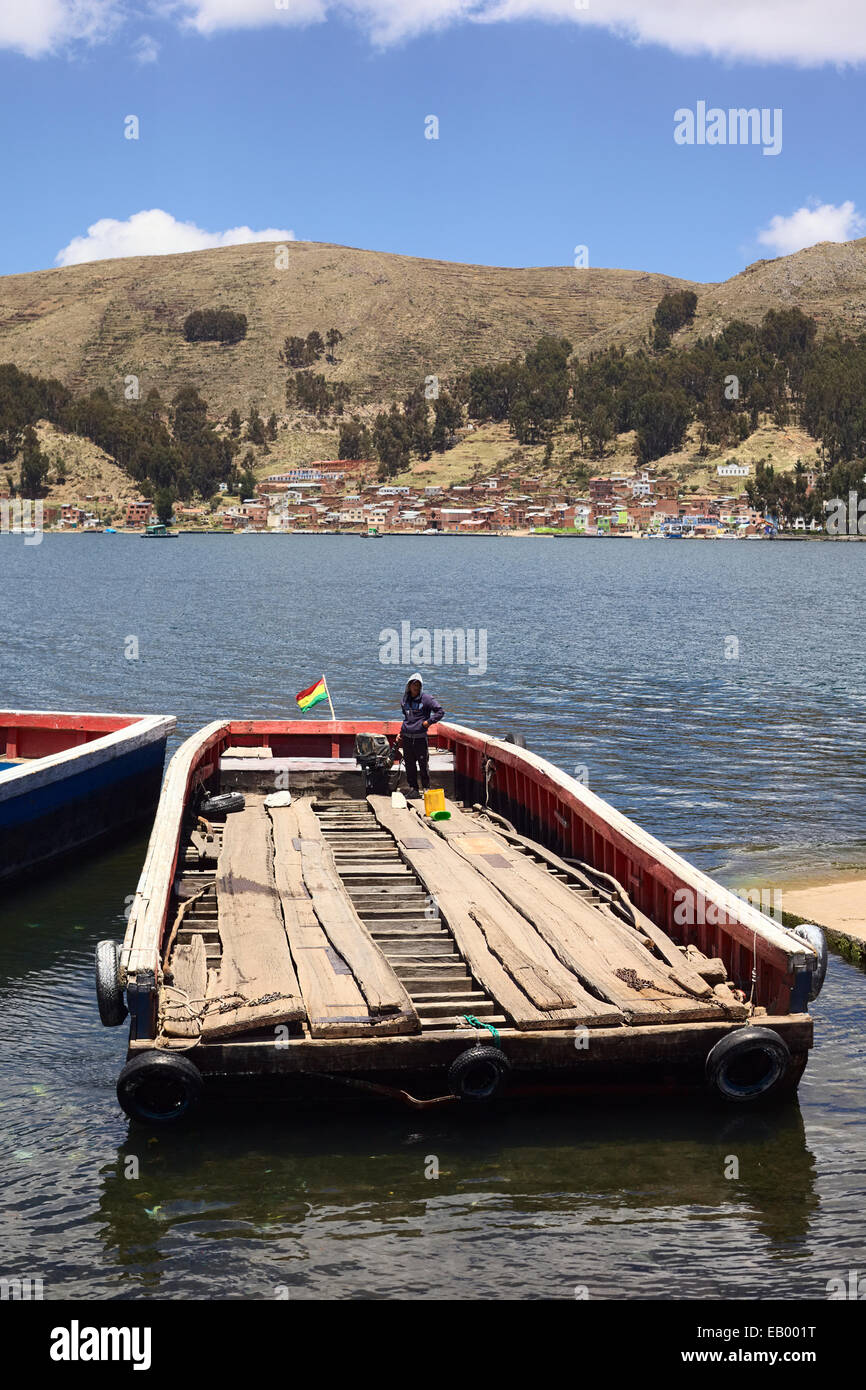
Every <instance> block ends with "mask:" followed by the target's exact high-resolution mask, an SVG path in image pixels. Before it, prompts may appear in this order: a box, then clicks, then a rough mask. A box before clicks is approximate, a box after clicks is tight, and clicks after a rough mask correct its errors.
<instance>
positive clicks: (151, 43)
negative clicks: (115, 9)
mask: <svg viewBox="0 0 866 1390" xmlns="http://www.w3.org/2000/svg"><path fill="white" fill-rule="evenodd" d="M132 52H133V54H134V56H135V61H136V62H137V63H142V64H145V63H155V62H156V60H157V58H158V57H159V44H158V43H157V41H156V39H153V38H151V36H150V34H142V35H141V37H140V38H138V39H136V40H135V43H134V44H133V45H132Z"/></svg>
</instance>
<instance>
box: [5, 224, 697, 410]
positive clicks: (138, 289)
mask: <svg viewBox="0 0 866 1390" xmlns="http://www.w3.org/2000/svg"><path fill="white" fill-rule="evenodd" d="M274 261H275V247H274V246H273V245H270V244H256V245H248V246H230V247H224V248H220V249H218V250H213V251H196V252H190V253H188V254H185V255H176V256H148V257H137V258H134V259H129V260H115V261H102V262H96V263H92V264H86V265H78V266H70V267H66V268H64V269H59V270H40V271H36V272H34V273H32V274H29V275H10V276H5V277H3V278H0V361H3V362H14V363H15V365H16V366H18V367H20V368H21V369H22V370H25V371H32V372H36V373H39V374H40V375H44V376H56V377H58V378H59V379H60V380H61V381H63V382H64V384H66V385H68V386H70V387H72V388H74V389H76V390H79V389H83V390H91V389H93V388H94V387H97V386H103V387H105V388H106V389H107V390H108V391H109V392H110V393H111V394H112V395H113V396H115V397H116V398H117V399H121V400H122V398H123V382H124V378H125V377H126V376H127V375H135V376H138V377H139V379H140V383H141V393H142V395H145V394H146V393H147V391H148V390H149V389H150V388H151V387H152V386H156V387H157V389H158V390H159V391H160V393H161V394H162V395H163V396H164V397H167V398H170V397H171V396H172V395H173V394H174V391H175V390H177V387H178V386H179V385H180V384H181V383H185V382H191V383H192V384H193V385H196V386H197V387H198V388H199V390H200V391H201V392H202V395H203V396H204V397H205V398H206V400H207V401H208V402H209V403H210V405H211V408H212V410H213V411H214V412H215V413H218V414H219V415H222V416H224V415H226V414H227V413H228V411H229V410H231V409H232V408H233V407H237V408H238V409H239V410H240V411H241V412H242V413H245V412H246V410H247V409H248V407H249V406H250V405H251V404H253V403H255V404H257V405H258V407H259V409H260V410H261V411H262V412H270V411H271V410H276V411H278V412H279V411H281V410H282V409H284V405H285V398H284V383H285V377H286V372H285V369H284V368H282V367H281V366H280V364H279V362H278V360H277V354H278V352H279V349H280V348H281V346H282V344H283V341H284V339H285V338H286V337H287V336H289V335H292V334H297V335H299V336H302V337H304V336H306V334H307V333H308V332H309V331H310V330H311V329H313V328H318V329H320V331H321V332H323V333H324V332H325V331H326V330H327V329H328V328H331V327H336V328H339V329H340V331H341V332H342V334H343V336H344V342H343V343H342V345H341V347H340V349H339V354H338V356H339V359H340V360H339V361H338V364H337V366H336V367H334V368H333V369H331V368H328V369H326V370H327V374H328V376H329V377H331V378H332V379H333V380H340V381H346V382H348V383H350V384H351V386H352V388H353V401H380V400H385V399H390V398H391V396H392V395H393V394H395V393H399V392H402V391H404V390H406V389H409V388H410V387H412V386H414V385H416V384H417V383H418V382H419V381H423V379H424V377H425V376H426V375H428V374H430V373H435V374H437V375H440V376H443V377H447V376H448V375H449V374H451V373H452V372H454V371H456V370H460V369H463V368H466V367H469V366H474V365H476V364H478V363H482V362H491V361H497V360H499V359H500V358H501V357H507V356H510V355H511V354H512V353H517V352H523V351H525V349H526V348H528V347H530V346H531V345H532V344H533V343H534V342H535V341H536V340H537V339H538V338H539V337H540V336H541V335H542V334H544V333H554V334H558V335H560V336H563V335H564V336H566V337H569V338H570V339H571V340H572V342H573V343H574V344H575V346H577V345H578V344H584V343H586V344H589V343H590V342H592V341H593V340H594V339H595V338H596V337H597V335H599V334H601V333H607V332H613V331H614V330H615V329H616V328H617V326H618V325H622V326H623V328H627V327H628V325H629V324H630V322H631V321H632V320H633V319H634V318H635V316H636V315H637V316H638V317H639V319H640V321H641V323H643V322H644V321H645V320H646V319H647V318H648V317H651V315H652V312H653V310H654V308H655V305H656V304H657V302H658V300H659V299H660V298H661V296H662V295H663V294H664V293H665V292H666V291H667V290H669V289H675V288H682V287H687V282H686V281H680V280H675V279H673V278H672V277H670V276H665V275H650V274H644V273H642V272H639V271H630V270H593V269H588V270H576V269H574V268H573V267H562V266H559V267H552V268H548V269H537V270H533V269H529V270H510V269H498V268H495V267H489V266H471V265H454V264H450V263H448V262H446V261H426V260H417V259H413V258H412V257H409V256H392V255H386V254H383V253H380V252H376V251H358V250H353V249H351V248H347V247H342V246H327V245H319V244H316V243H307V242H293V243H291V245H290V248H289V265H288V268H287V269H285V270H277V269H275V264H274ZM695 288H699V287H695ZM211 307H225V308H231V309H236V310H239V311H240V312H242V313H245V314H246V315H247V318H248V320H249V331H248V335H247V337H246V339H245V340H244V341H243V342H241V343H239V344H237V345H236V346H233V347H228V346H222V345H219V344H213V343H197V344H191V343H187V342H185V340H184V337H183V321H184V319H185V317H186V315H187V314H188V313H190V312H191V310H193V309H196V308H211Z"/></svg>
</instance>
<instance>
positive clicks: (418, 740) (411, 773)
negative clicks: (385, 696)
mask: <svg viewBox="0 0 866 1390" xmlns="http://www.w3.org/2000/svg"><path fill="white" fill-rule="evenodd" d="M422 688H423V681H422V680H421V674H420V672H419V671H415V672H414V673H413V674H412V675H411V676H410V677H409V679H408V681H407V682H406V689H405V690H404V692H403V699H402V701H401V702H400V703H401V708H402V710H403V723H402V726H401V728H400V733H399V734H398V736H397V744H398V746H399V747H402V750H403V761H404V762H405V764H406V780H407V781H408V783H409V792H408V795H409V796H410V797H414V796H418V795H419V791H418V780H419V773H420V780H421V787H422V788H423V790H424V791H427V790H428V789H429V787H430V767H429V747H428V743H427V730H428V729H429V728H430V725H431V724H438V723H439V720H440V719H444V717H445V711H444V709H443V708H442V706H441V705H440V704H439V702H438V701H437V700H434V698H433V696H432V695H426V694H423V693H422Z"/></svg>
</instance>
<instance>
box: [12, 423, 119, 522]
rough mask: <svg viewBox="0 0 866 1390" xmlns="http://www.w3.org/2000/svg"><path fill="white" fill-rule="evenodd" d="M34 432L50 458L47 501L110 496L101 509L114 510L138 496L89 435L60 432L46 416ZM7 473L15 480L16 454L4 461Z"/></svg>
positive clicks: (46, 487) (80, 501)
mask: <svg viewBox="0 0 866 1390" xmlns="http://www.w3.org/2000/svg"><path fill="white" fill-rule="evenodd" d="M36 434H37V437H38V439H39V447H40V448H41V450H42V452H43V453H45V454H47V455H48V457H49V459H50V461H51V468H50V471H49V474H48V478H47V479H46V484H45V492H44V498H45V501H46V502H47V503H49V504H50V505H53V506H58V505H63V504H64V503H66V502H76V503H80V504H82V505H83V504H84V502H85V498H88V497H96V496H101V497H105V498H108V499H111V500H110V501H108V502H107V503H106V506H105V507H102V508H101V510H103V511H104V510H105V509H106V507H108V508H111V507H112V506H113V507H114V509H115V512H116V513H117V512H120V511H125V510H126V503H127V502H130V501H132V500H133V499H134V498H137V497H139V496H140V494H139V490H138V485H137V483H135V482H134V481H133V479H132V478H130V477H128V476H127V474H126V473H124V471H123V469H122V468H118V466H117V464H116V463H114V462H112V460H111V459H110V458H109V456H108V454H106V453H105V452H104V451H103V450H102V449H100V448H99V447H98V445H96V444H93V443H91V441H90V440H89V439H81V438H80V437H79V436H78V435H77V434H63V433H61V431H60V430H58V429H56V428H55V426H54V425H52V424H50V423H49V422H48V421H47V420H40V421H39V423H38V425H37V426H36ZM7 474H8V475H9V476H11V477H12V479H13V480H14V481H15V482H17V480H18V474H19V459H18V458H17V457H16V458H15V459H13V460H12V462H11V463H7V464H4V465H3V468H2V476H3V480H4V482H5V480H6V475H7ZM58 474H60V475H61V476H62V477H63V481H62V482H60V481H58Z"/></svg>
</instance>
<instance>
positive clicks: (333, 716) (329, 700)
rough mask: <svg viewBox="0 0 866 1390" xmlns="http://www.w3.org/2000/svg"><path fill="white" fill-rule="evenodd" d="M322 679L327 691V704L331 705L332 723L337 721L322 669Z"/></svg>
mask: <svg viewBox="0 0 866 1390" xmlns="http://www.w3.org/2000/svg"><path fill="white" fill-rule="evenodd" d="M322 680H323V681H324V683H325V689H326V690H327V691H328V704H329V705H330V706H331V718H332V719H333V721H334V723H335V724H336V722H337V716H336V715H335V713H334V702H333V700H332V699H331V692H330V689H329V688H328V682H327V681H326V680H325V673H324V671H323V672H322Z"/></svg>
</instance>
